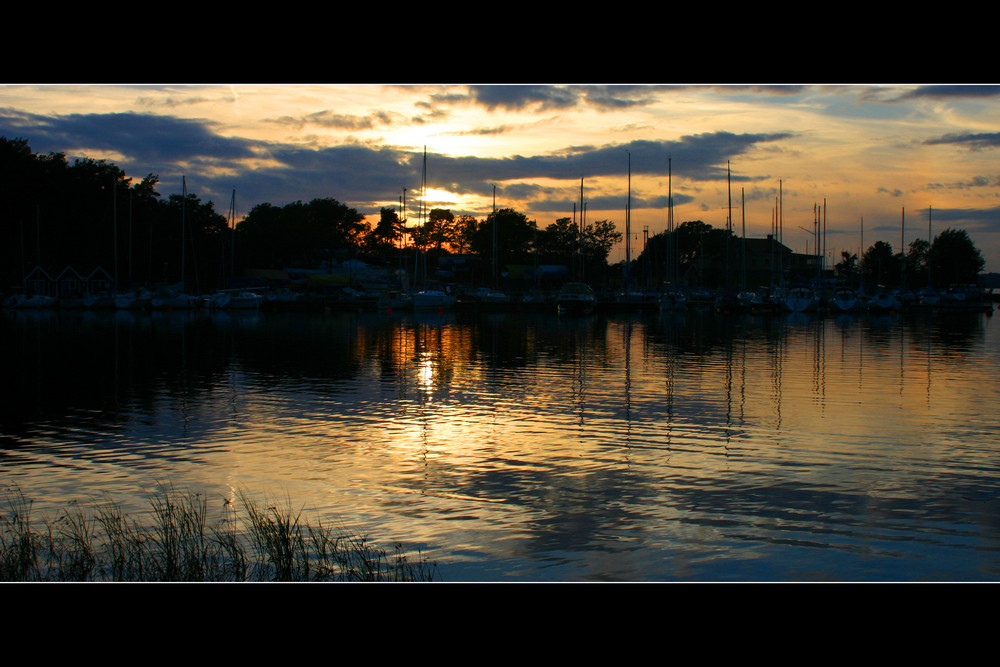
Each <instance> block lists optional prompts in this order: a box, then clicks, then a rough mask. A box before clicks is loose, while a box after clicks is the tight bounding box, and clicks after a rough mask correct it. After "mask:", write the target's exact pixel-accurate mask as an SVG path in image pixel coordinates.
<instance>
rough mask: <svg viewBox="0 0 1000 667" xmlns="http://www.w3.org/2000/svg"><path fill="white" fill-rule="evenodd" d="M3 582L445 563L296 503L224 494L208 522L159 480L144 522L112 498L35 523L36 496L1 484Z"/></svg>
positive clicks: (392, 570) (405, 575)
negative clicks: (314, 516)
mask: <svg viewBox="0 0 1000 667" xmlns="http://www.w3.org/2000/svg"><path fill="white" fill-rule="evenodd" d="M0 495H2V496H4V500H5V501H6V502H4V503H2V504H0V581H188V582H205V581H431V580H432V579H433V575H434V573H435V572H436V570H437V568H436V566H435V565H434V564H433V563H430V562H428V561H427V560H426V559H425V558H424V557H423V556H421V555H420V554H419V552H418V554H417V559H416V560H415V561H411V560H410V559H409V558H408V557H407V555H406V553H405V552H404V551H403V547H402V545H401V544H399V543H398V542H397V543H395V544H394V545H393V553H392V554H389V553H388V552H387V551H385V550H384V549H380V548H378V547H376V546H375V545H373V544H371V543H369V541H368V539H367V538H366V537H363V536H358V535H353V534H351V533H349V532H347V531H343V530H340V531H337V530H333V529H330V528H327V527H324V526H323V525H322V523H317V525H316V526H313V525H311V524H309V523H308V522H306V521H304V520H303V518H302V515H301V512H293V511H292V510H291V509H290V507H291V503H290V502H289V501H286V502H285V504H284V505H281V506H279V505H278V504H275V503H269V502H266V501H264V502H263V503H258V502H257V501H255V500H254V499H253V498H251V497H249V496H248V495H247V494H246V493H245V492H242V491H241V492H239V493H238V494H237V498H238V501H239V505H240V506H241V507H242V512H241V511H239V510H238V509H237V504H236V502H233V501H232V500H231V499H226V500H225V501H224V509H223V513H222V516H221V518H220V519H219V520H218V521H217V522H216V523H214V524H211V525H210V524H209V521H208V519H207V517H208V505H207V501H206V499H205V497H204V496H202V495H201V494H198V493H177V492H175V491H174V490H173V489H165V488H161V489H160V490H159V492H158V493H157V494H155V495H152V496H150V498H149V503H150V508H151V510H152V511H151V513H150V518H149V519H147V520H146V521H145V522H144V523H140V522H139V521H137V520H136V519H134V518H129V517H127V516H125V515H124V514H123V512H122V510H121V508H120V506H119V505H117V504H116V503H115V502H113V501H112V500H110V499H105V500H104V501H103V502H100V503H97V504H96V505H95V507H94V509H93V510H92V511H91V512H89V513H85V512H84V511H83V510H82V509H80V508H79V506H76V505H73V506H72V507H71V508H70V509H66V510H64V511H63V512H62V513H61V514H60V515H59V516H58V518H56V519H55V520H49V519H43V520H42V521H41V523H40V527H38V528H36V526H35V524H34V523H33V519H32V516H31V501H30V500H28V499H27V498H25V497H24V495H23V494H22V493H21V490H20V489H18V488H16V487H14V488H8V489H4V490H3V491H2V492H0Z"/></svg>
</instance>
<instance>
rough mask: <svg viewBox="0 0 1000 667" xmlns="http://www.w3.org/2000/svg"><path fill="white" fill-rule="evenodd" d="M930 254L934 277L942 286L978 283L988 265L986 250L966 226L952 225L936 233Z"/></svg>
mask: <svg viewBox="0 0 1000 667" xmlns="http://www.w3.org/2000/svg"><path fill="white" fill-rule="evenodd" d="M927 257H928V262H929V264H930V271H931V280H933V281H934V284H935V285H937V286H939V287H944V286H948V285H956V284H964V285H968V284H972V283H975V282H976V280H977V278H978V276H979V273H980V272H981V271H982V270H983V267H984V266H985V261H984V260H983V256H982V254H981V253H980V252H979V249H978V248H976V245H975V244H974V243H973V242H972V239H970V238H969V235H968V233H966V231H965V230H964V229H951V228H948V229H946V230H944V231H943V232H941V233H940V234H938V235H937V236H936V237H934V242H933V243H932V244H931V247H930V249H929V250H928V253H927Z"/></svg>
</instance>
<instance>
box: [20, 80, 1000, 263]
mask: <svg viewBox="0 0 1000 667" xmlns="http://www.w3.org/2000/svg"><path fill="white" fill-rule="evenodd" d="M0 136H5V137H7V138H9V139H12V138H23V139H26V140H27V141H28V143H29V145H30V146H31V149H32V150H33V151H34V152H36V153H43V154H45V153H50V152H61V153H64V154H65V155H66V157H67V158H68V159H69V160H70V162H72V160H73V159H74V158H76V157H91V158H96V159H101V158H103V159H107V160H110V161H112V162H114V163H115V164H117V165H118V166H120V167H121V168H122V169H124V170H125V172H126V173H127V174H128V175H129V176H130V177H132V178H133V179H134V180H136V181H138V180H140V179H142V178H143V177H144V176H146V175H147V174H150V173H152V174H156V175H157V176H158V177H159V179H160V184H159V186H158V188H157V190H158V192H159V193H160V194H161V195H162V196H163V197H166V196H168V195H170V194H179V193H180V191H181V177H182V176H184V177H185V178H186V181H187V188H188V192H189V193H192V194H195V195H197V196H198V197H199V198H201V199H202V200H212V201H214V202H215V205H216V210H218V211H220V212H221V213H222V214H223V215H225V213H226V211H227V210H228V204H229V199H230V196H231V194H232V191H233V190H234V189H235V191H236V202H237V209H238V211H237V213H238V216H242V215H245V214H246V213H247V212H249V210H250V209H251V208H252V207H253V206H254V205H256V204H259V203H263V202H269V203H272V204H275V205H283V204H286V203H289V202H292V201H295V200H303V201H308V200H310V199H314V198H320V197H333V198H335V199H337V200H339V201H341V202H344V203H346V204H348V205H350V206H352V207H354V208H356V209H357V210H358V211H360V212H361V213H363V214H365V215H366V216H367V219H368V221H369V222H371V223H373V224H374V223H375V222H376V221H377V220H378V217H379V208H380V207H382V206H392V207H397V208H398V206H399V201H400V198H401V197H402V196H403V190H404V188H405V189H406V197H407V209H408V210H407V214H408V216H409V218H410V219H411V221H414V220H415V219H416V217H417V213H416V208H415V205H416V195H417V194H418V191H419V188H420V184H421V173H422V169H423V164H424V160H423V155H424V150H425V147H426V154H427V160H426V166H427V183H428V188H429V190H428V202H427V205H428V206H429V207H440V208H449V209H451V210H452V211H453V212H454V213H456V214H460V213H469V214H472V215H476V216H484V215H486V214H487V213H489V211H490V210H491V209H492V206H493V196H494V188H495V192H496V204H497V206H498V207H512V208H515V209H517V210H519V211H522V212H524V213H526V214H527V215H528V216H529V218H531V219H534V220H536V221H537V223H538V225H539V226H540V227H545V226H547V225H549V224H551V223H552V222H554V221H555V220H556V219H557V218H560V217H569V216H572V215H573V212H574V204H576V205H577V207H579V201H580V185H581V179H583V197H584V201H585V202H586V206H587V218H586V219H587V221H588V222H593V221H597V220H605V219H607V220H611V221H613V222H614V223H615V224H616V225H617V226H618V228H619V229H620V230H622V231H624V229H625V210H626V205H627V202H628V199H629V197H628V193H629V185H628V181H629V179H628V172H629V162H630V161H631V210H632V214H631V231H632V249H633V250H632V254H633V256H635V255H637V254H638V252H639V251H640V250H641V246H642V241H643V231H644V229H647V228H648V233H649V235H653V234H655V233H657V232H660V231H662V230H663V229H665V228H666V225H667V215H668V213H667V211H668V209H667V193H668V168H670V169H671V170H672V179H671V180H672V191H673V196H674V220H675V222H676V223H680V222H683V221H686V220H696V219H700V220H703V221H705V222H707V223H709V224H710V225H712V226H715V227H725V226H726V218H727V214H728V210H729V206H730V192H731V202H732V215H733V222H734V231H736V233H737V234H740V233H741V232H742V223H743V213H741V210H740V205H741V192H742V193H743V195H742V196H743V201H744V202H745V220H746V232H747V236H750V237H764V236H766V235H767V234H768V233H769V231H770V229H771V221H772V216H773V212H774V209H775V202H776V198H777V197H778V189H779V182H780V183H781V189H782V204H783V207H782V208H783V230H784V241H785V244H786V245H788V246H789V247H791V248H792V249H793V250H795V251H796V252H806V251H807V249H808V250H809V251H810V252H812V251H813V250H814V240H813V238H814V236H813V229H814V225H813V223H814V219H815V213H814V210H815V207H816V206H817V205H818V206H822V205H823V203H824V201H825V202H826V249H827V254H828V256H830V257H832V258H833V261H835V259H836V257H838V256H839V253H840V251H841V250H850V251H852V252H858V251H859V250H860V249H861V244H862V220H863V234H864V236H863V242H864V247H868V246H870V245H871V244H872V243H874V242H875V241H877V240H884V241H887V242H889V243H890V244H891V245H892V247H893V249H894V250H897V251H898V250H899V249H900V241H901V223H902V224H903V226H904V229H903V231H904V232H905V237H904V240H905V243H906V244H909V243H910V242H911V241H912V240H914V239H915V238H918V237H919V238H925V239H926V238H927V235H928V211H929V210H930V211H931V215H932V220H931V222H932V229H931V233H932V235H936V234H938V233H940V232H941V231H942V230H944V229H945V228H947V227H952V228H959V229H964V230H966V231H967V232H968V233H969V235H970V237H971V238H972V240H973V241H974V242H975V243H976V245H977V246H978V247H979V249H980V250H981V251H982V253H983V256H984V258H985V259H986V270H987V271H1000V167H998V162H997V157H998V154H1000V153H998V149H1000V86H996V85H979V86H970V85H915V84H914V85H910V84H907V85H868V84H866V85H748V84H739V85H634V84H630V85H590V84H584V85H538V84H532V85H457V84H456V85H442V84H434V85H412V84H407V85H389V84H343V85H341V84H272V85H265V84H234V85H228V84H219V85H204V84H199V85H183V84H170V85H159V84H142V85H138V84H137V85H124V84H113V85H110V84H109V85H80V84H73V85H52V84H45V85H26V84H19V85H0ZM727 163H728V164H729V165H731V172H732V176H731V188H729V187H727ZM623 256H624V246H623V245H622V246H620V247H618V248H616V249H615V250H614V251H613V252H612V255H611V258H610V260H611V261H615V260H618V259H621V258H622V257H623Z"/></svg>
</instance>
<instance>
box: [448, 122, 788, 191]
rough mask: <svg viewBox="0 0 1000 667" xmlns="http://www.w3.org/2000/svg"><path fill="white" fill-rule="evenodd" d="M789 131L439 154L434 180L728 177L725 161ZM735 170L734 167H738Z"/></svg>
mask: <svg viewBox="0 0 1000 667" xmlns="http://www.w3.org/2000/svg"><path fill="white" fill-rule="evenodd" d="M790 136H791V135H790V134H788V133H774V134H732V133H729V132H715V133H711V134H698V135H692V136H686V137H682V138H681V139H679V140H676V141H632V142H629V143H626V144H616V145H609V146H599V147H581V148H577V149H574V150H571V151H566V152H564V153H562V154H558V155H536V156H529V157H523V156H519V155H518V156H513V157H507V158H477V157H468V156H466V157H437V156H435V158H434V174H435V177H436V178H437V179H439V180H438V182H439V183H440V182H442V181H443V182H445V183H448V184H454V185H455V186H456V187H459V188H461V187H462V186H463V184H464V185H465V187H466V188H468V187H470V186H473V184H474V183H475V182H476V181H480V182H482V183H486V182H497V181H507V180H516V179H527V178H553V179H561V180H576V179H579V178H580V177H595V176H625V175H626V174H627V173H628V170H629V160H630V159H631V170H632V174H634V175H641V174H645V175H661V176H665V175H666V174H667V168H668V162H669V163H670V164H671V165H672V168H673V172H674V174H676V175H678V176H684V177H686V178H690V179H694V180H718V179H722V178H725V177H726V160H727V159H730V158H734V157H737V156H739V155H741V154H744V153H747V152H748V151H750V150H752V149H753V148H755V147H756V146H758V145H760V144H764V143H769V142H774V141H779V140H782V139H786V138H788V137H790ZM736 171H738V170H736Z"/></svg>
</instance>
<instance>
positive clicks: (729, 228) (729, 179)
mask: <svg viewBox="0 0 1000 667" xmlns="http://www.w3.org/2000/svg"><path fill="white" fill-rule="evenodd" d="M726 192H727V196H728V198H729V212H728V213H727V214H726V291H728V290H729V237H730V236H731V235H732V233H733V172H732V169H731V168H730V166H729V160H726Z"/></svg>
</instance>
